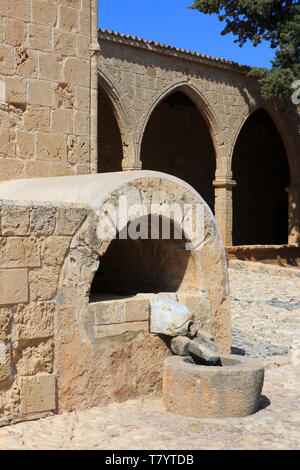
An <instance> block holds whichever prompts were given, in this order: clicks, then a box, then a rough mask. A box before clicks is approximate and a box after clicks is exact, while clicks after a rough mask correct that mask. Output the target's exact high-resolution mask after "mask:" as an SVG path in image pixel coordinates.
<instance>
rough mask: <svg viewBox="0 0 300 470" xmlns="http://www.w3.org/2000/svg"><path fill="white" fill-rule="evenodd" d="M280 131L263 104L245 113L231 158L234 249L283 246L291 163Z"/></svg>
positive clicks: (279, 123)
mask: <svg viewBox="0 0 300 470" xmlns="http://www.w3.org/2000/svg"><path fill="white" fill-rule="evenodd" d="M284 128H285V125H284V123H283V120H282V117H281V116H280V114H279V113H278V112H277V110H276V109H274V107H273V106H271V105H270V104H269V103H263V104H261V105H256V106H254V107H253V108H252V109H251V112H250V113H249V114H248V115H247V117H246V118H245V119H244V120H243V124H242V126H241V127H240V130H239V134H238V135H237V136H236V139H235V142H234V146H233V149H232V155H231V169H232V172H233V179H234V180H236V182H237V186H236V187H235V188H234V189H233V244H234V245H283V244H287V243H288V226H289V215H288V195H287V191H286V189H287V188H288V187H289V185H290V182H291V176H292V173H291V165H292V161H293V160H292V159H291V154H290V155H289V154H288V150H289V149H291V147H289V139H288V135H285V132H284ZM249 139H250V140H249ZM289 156H290V158H289ZM294 176H295V174H294Z"/></svg>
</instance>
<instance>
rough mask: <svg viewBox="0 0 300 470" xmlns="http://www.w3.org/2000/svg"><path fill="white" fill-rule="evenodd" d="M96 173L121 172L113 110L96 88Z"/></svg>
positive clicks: (108, 99)
mask: <svg viewBox="0 0 300 470" xmlns="http://www.w3.org/2000/svg"><path fill="white" fill-rule="evenodd" d="M98 116H99V118H98V172H99V173H107V172H111V171H121V170H122V158H123V149H122V140H121V134H120V129H119V125H118V122H117V120H116V118H115V114H114V108H113V105H112V102H111V100H110V98H109V97H108V95H107V93H106V92H105V91H104V89H103V88H102V87H101V86H100V85H99V86H98Z"/></svg>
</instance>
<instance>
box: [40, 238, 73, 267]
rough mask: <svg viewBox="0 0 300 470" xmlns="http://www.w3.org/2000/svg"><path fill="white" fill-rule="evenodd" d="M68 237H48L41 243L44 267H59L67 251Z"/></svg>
mask: <svg viewBox="0 0 300 470" xmlns="http://www.w3.org/2000/svg"><path fill="white" fill-rule="evenodd" d="M69 245H70V239H69V237H48V238H46V239H45V240H43V242H42V247H41V248H42V251H41V256H42V262H43V264H45V265H52V266H57V265H61V264H62V263H63V261H64V259H65V256H66V254H67V251H68V249H69Z"/></svg>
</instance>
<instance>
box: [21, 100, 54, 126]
mask: <svg viewBox="0 0 300 470" xmlns="http://www.w3.org/2000/svg"><path fill="white" fill-rule="evenodd" d="M24 124H25V127H26V129H28V130H37V131H44V132H47V131H49V130H50V111H49V108H46V107H42V106H30V105H29V106H28V107H27V109H26V111H25V113H24Z"/></svg>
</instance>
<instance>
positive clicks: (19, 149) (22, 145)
mask: <svg viewBox="0 0 300 470" xmlns="http://www.w3.org/2000/svg"><path fill="white" fill-rule="evenodd" d="M16 153H17V156H18V157H20V158H32V157H34V154H35V136H34V134H32V133H29V132H26V131H20V130H17V146H16Z"/></svg>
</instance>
